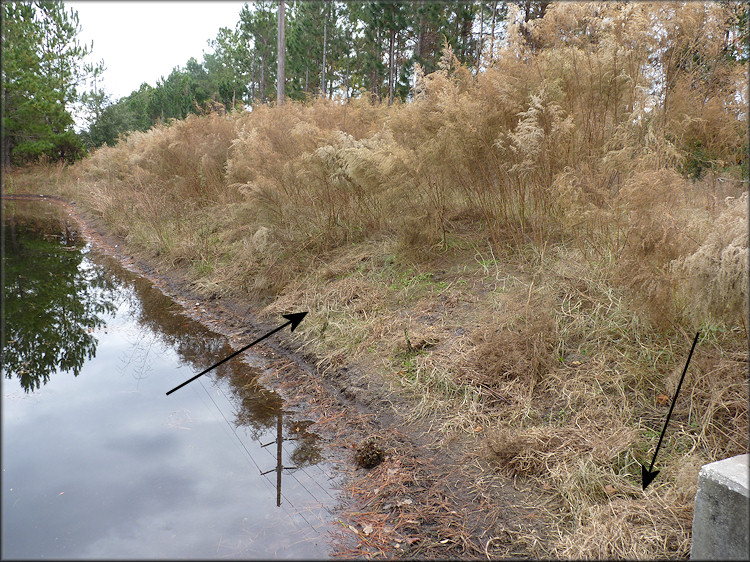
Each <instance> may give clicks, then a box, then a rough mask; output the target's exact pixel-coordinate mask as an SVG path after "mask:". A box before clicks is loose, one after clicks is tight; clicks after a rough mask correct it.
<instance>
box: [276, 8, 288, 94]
mask: <svg viewBox="0 0 750 562" xmlns="http://www.w3.org/2000/svg"><path fill="white" fill-rule="evenodd" d="M285 19H286V16H285V10H284V0H279V14H278V26H279V30H278V47H277V51H276V53H277V57H276V58H277V59H278V70H277V72H276V105H283V104H284V70H285V69H284V66H285V63H286V40H285V37H284V27H285V25H284V24H285Z"/></svg>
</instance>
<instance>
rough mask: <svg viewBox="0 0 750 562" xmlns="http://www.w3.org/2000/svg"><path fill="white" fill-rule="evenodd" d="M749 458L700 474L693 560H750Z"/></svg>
mask: <svg viewBox="0 0 750 562" xmlns="http://www.w3.org/2000/svg"><path fill="white" fill-rule="evenodd" d="M749 463H750V455H738V456H736V457H732V458H730V459H724V460H721V461H716V462H712V463H709V464H705V465H703V466H702V467H701V470H700V473H699V474H698V492H697V493H696V494H695V512H694V513H693V544H692V546H691V548H690V558H691V560H750V544H748V535H750V530H749V529H750V527H748V524H749V523H750V517H748V515H749V514H750V494H749V492H748V488H749V487H750V482H749V481H750V469H749V468H748V464H749Z"/></svg>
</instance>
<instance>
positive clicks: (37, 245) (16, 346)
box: [2, 202, 114, 392]
mask: <svg viewBox="0 0 750 562" xmlns="http://www.w3.org/2000/svg"><path fill="white" fill-rule="evenodd" d="M4 214H5V217H4V221H3V230H4V234H5V236H4V240H3V250H4V254H3V269H4V284H3V291H4V311H3V321H4V329H3V331H2V350H3V369H4V371H5V375H6V377H8V378H12V377H13V375H14V374H15V376H17V377H18V379H19V381H20V383H21V386H22V387H23V389H24V390H25V391H26V392H32V391H34V390H36V389H39V388H40V387H41V385H43V384H46V383H47V381H49V378H50V375H51V374H52V373H53V372H58V371H62V372H67V371H72V372H73V374H74V375H75V376H78V374H79V373H80V372H81V367H82V366H83V363H84V361H85V360H86V359H91V358H93V357H94V356H95V354H96V344H97V340H96V338H95V337H94V336H93V335H92V334H91V332H92V331H93V329H95V328H98V327H100V326H102V325H103V324H104V321H103V319H102V318H101V315H104V314H107V313H111V312H113V311H114V305H113V303H112V300H111V292H112V289H113V287H112V285H111V284H109V283H108V280H107V279H106V278H105V277H103V276H102V275H101V271H100V270H99V269H98V268H90V267H85V266H82V261H83V253H82V246H83V241H82V240H81V239H80V236H79V235H78V233H77V232H76V231H75V229H74V228H72V227H71V225H70V224H69V223H68V222H67V221H66V220H65V216H64V214H63V213H62V212H60V210H59V209H55V208H51V207H50V206H48V205H40V204H39V203H27V202H23V203H20V202H19V203H14V204H7V205H6V207H5V213H4Z"/></svg>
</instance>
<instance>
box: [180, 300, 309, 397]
mask: <svg viewBox="0 0 750 562" xmlns="http://www.w3.org/2000/svg"><path fill="white" fill-rule="evenodd" d="M306 314H307V312H295V313H294V314H282V316H283V317H284V318H286V319H287V320H289V322H284V323H283V324H282V325H281V326H279V327H278V328H274V329H273V330H271V331H270V332H268V333H267V334H266V335H265V336H261V337H259V338H258V339H257V340H255V341H254V342H253V343H250V344H248V345H246V346H245V347H243V348H242V349H240V350H239V351H235V352H234V353H232V355H229V356H228V357H225V358H224V359H222V360H221V361H219V362H218V363H216V364H215V365H211V366H210V367H209V368H208V369H206V370H205V371H201V372H200V373H198V374H197V375H195V376H194V377H193V378H191V379H188V380H186V381H185V382H184V383H182V384H180V385H178V386H175V387H174V388H173V389H172V390H170V391H169V392H167V396H169V395H170V394H172V393H173V392H174V391H175V390H179V389H180V388H182V387H183V386H185V385H186V384H188V383H189V382H193V381H194V380H195V379H197V378H198V377H200V376H201V375H205V374H206V373H208V372H209V371H210V370H211V369H214V368H216V367H218V366H219V365H221V364H222V363H224V362H226V361H229V360H230V359H231V358H232V357H234V356H235V355H239V354H240V353H242V352H243V351H245V350H246V349H248V348H251V347H253V346H254V345H255V344H256V343H258V342H260V341H263V340H264V339H266V338H267V337H268V336H270V335H272V334H275V333H276V332H278V331H279V330H282V329H283V328H286V327H287V326H288V325H289V324H291V325H292V332H293V331H294V329H295V328H296V327H297V326H298V325H299V323H300V322H302V319H303V318H304V317H305V315H306Z"/></svg>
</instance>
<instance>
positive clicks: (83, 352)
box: [2, 202, 320, 466]
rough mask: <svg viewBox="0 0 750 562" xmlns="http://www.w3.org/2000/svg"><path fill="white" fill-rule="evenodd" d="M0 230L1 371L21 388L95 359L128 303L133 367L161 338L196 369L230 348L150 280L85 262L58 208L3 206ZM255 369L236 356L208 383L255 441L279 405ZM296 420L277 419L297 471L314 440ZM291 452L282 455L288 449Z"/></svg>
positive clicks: (311, 459)
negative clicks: (0, 277)
mask: <svg viewBox="0 0 750 562" xmlns="http://www.w3.org/2000/svg"><path fill="white" fill-rule="evenodd" d="M4 218H5V222H4V224H3V228H4V231H5V237H4V252H5V253H4V257H3V266H4V271H5V280H4V281H5V282H4V287H3V290H4V291H5V300H4V312H3V315H4V318H3V321H4V330H3V332H2V350H3V369H4V372H5V374H6V376H7V377H8V378H11V377H12V376H14V375H15V376H17V377H18V378H19V380H20V382H21V385H22V387H23V388H24V389H25V390H26V391H27V392H31V391H33V390H36V389H39V388H40V387H41V385H43V384H45V383H47V382H48V381H49V378H50V376H51V374H52V373H54V372H58V371H60V372H64V371H72V372H73V374H74V375H76V376H78V374H79V373H80V371H81V367H82V366H83V363H84V362H85V361H86V360H87V359H91V358H93V357H94V356H95V353H96V345H97V340H96V338H95V337H94V336H93V334H92V333H91V332H92V331H93V330H94V329H95V328H98V327H101V326H103V325H104V319H103V318H102V317H103V316H104V315H106V314H111V313H113V312H114V311H115V310H117V308H118V306H117V304H116V303H121V302H122V301H123V300H127V301H130V304H131V306H130V307H129V309H130V310H132V311H133V313H134V315H135V318H134V320H135V321H136V322H137V324H138V325H139V326H141V327H142V328H143V330H142V333H143V334H144V338H143V339H141V340H140V341H139V342H136V344H135V347H134V350H133V355H132V356H131V358H130V359H129V360H131V361H135V362H137V363H138V364H137V365H135V370H137V371H138V372H140V373H145V372H146V371H147V369H148V368H149V355H150V348H151V347H153V345H154V344H155V343H158V342H161V343H162V344H163V345H165V346H167V347H171V348H172V349H174V350H175V351H176V353H177V355H178V357H179V358H180V360H181V361H182V362H184V363H185V364H188V365H191V366H192V368H193V369H195V370H196V371H199V370H203V369H205V368H206V367H209V366H211V365H213V364H214V363H216V362H218V361H220V360H221V359H223V358H224V357H226V356H227V355H230V354H231V353H232V352H233V349H232V348H231V347H230V346H229V345H228V344H227V343H226V339H225V338H224V337H223V336H220V335H218V334H216V333H214V332H211V331H210V330H208V329H207V328H205V327H204V326H202V325H201V324H199V323H198V322H195V321H193V320H191V319H190V318H188V317H186V316H185V315H184V314H182V308H181V307H180V306H179V305H178V304H177V303H175V302H174V301H172V300H171V299H170V298H168V297H166V296H165V295H164V294H162V293H161V292H160V291H158V290H156V289H154V288H153V287H152V286H151V284H150V283H149V281H147V280H146V279H144V278H142V277H139V276H137V275H135V274H134V273H132V272H129V271H127V270H125V269H124V268H122V267H120V266H119V264H117V262H115V261H114V260H112V259H111V258H107V257H104V256H101V255H98V254H96V253H91V254H89V255H88V259H87V260H84V252H83V245H84V242H83V240H82V239H81V237H80V235H79V234H78V233H77V232H76V229H75V227H74V226H71V224H69V223H68V222H67V221H66V217H65V214H64V213H63V212H62V211H61V209H59V208H57V207H54V206H52V205H49V204H39V203H38V202H33V203H31V202H22V203H21V202H18V203H13V204H9V205H8V206H7V207H6V212H5V217H4ZM259 374H260V372H259V370H258V369H256V368H253V367H251V366H249V365H247V364H246V363H244V362H242V361H238V360H232V361H228V362H227V363H225V364H223V365H220V366H219V367H217V368H216V369H215V370H214V371H213V372H212V373H209V374H207V375H205V376H206V377H218V378H224V379H226V380H227V381H228V382H229V386H230V388H231V389H232V394H233V396H232V400H231V402H232V403H233V405H234V407H235V409H236V412H235V415H236V420H235V425H238V426H246V427H249V428H251V430H252V433H253V434H254V435H255V436H256V438H257V437H258V436H260V435H261V434H264V433H266V432H267V431H268V429H270V428H276V420H277V415H278V413H279V412H280V411H281V409H282V406H283V402H282V400H281V398H280V397H279V396H278V395H277V394H276V393H274V392H271V391H269V390H268V389H266V388H264V387H262V386H260V385H259V384H258V383H257V378H258V376H259ZM300 427H302V426H301V425H300V423H299V422H294V420H292V419H290V418H289V417H287V416H284V434H285V435H287V436H298V437H299V440H296V441H288V442H286V443H287V446H290V445H291V443H294V447H295V449H294V451H293V452H292V453H291V457H292V459H293V460H294V463H295V465H296V466H303V465H306V464H307V465H309V464H314V463H315V462H318V460H319V459H320V452H319V450H318V448H317V447H316V445H315V441H316V436H314V435H311V434H308V433H307V432H306V431H304V428H302V429H301V430H300ZM287 450H288V449H287Z"/></svg>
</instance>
